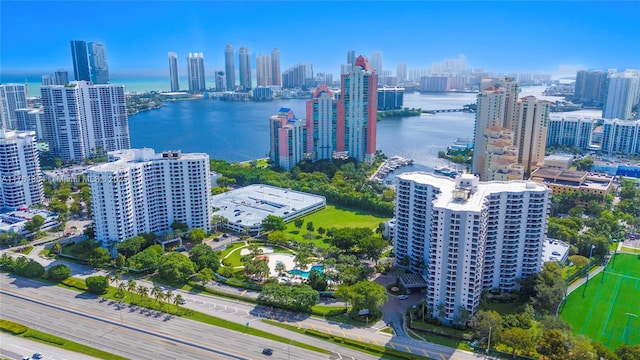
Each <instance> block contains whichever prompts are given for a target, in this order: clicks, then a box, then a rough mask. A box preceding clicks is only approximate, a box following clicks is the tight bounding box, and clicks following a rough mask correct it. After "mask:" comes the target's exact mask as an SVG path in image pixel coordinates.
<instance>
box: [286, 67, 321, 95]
mask: <svg viewBox="0 0 640 360" xmlns="http://www.w3.org/2000/svg"><path fill="white" fill-rule="evenodd" d="M315 85H316V84H315V79H314V77H313V65H312V64H310V63H305V64H296V65H294V66H293V67H291V68H289V69H287V70H285V71H284V72H283V73H282V87H283V88H287V89H292V88H298V87H299V88H303V89H306V88H307V87H313V86H315Z"/></svg>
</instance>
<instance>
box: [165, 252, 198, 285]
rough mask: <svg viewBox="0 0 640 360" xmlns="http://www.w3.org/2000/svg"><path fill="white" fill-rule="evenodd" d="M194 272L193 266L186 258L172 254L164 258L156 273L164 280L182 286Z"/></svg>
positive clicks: (178, 254) (175, 253) (179, 254)
mask: <svg viewBox="0 0 640 360" xmlns="http://www.w3.org/2000/svg"><path fill="white" fill-rule="evenodd" d="M194 272H195V266H194V265H193V262H191V260H189V258H188V257H186V256H184V255H182V254H181V253H177V252H172V253H169V254H167V255H166V256H165V257H164V261H163V262H162V265H160V269H159V270H158V273H159V274H160V276H161V277H162V278H164V279H166V280H169V281H172V282H175V283H179V284H184V283H186V282H187V280H188V279H189V278H190V277H191V275H193V273H194Z"/></svg>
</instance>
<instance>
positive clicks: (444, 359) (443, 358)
mask: <svg viewBox="0 0 640 360" xmlns="http://www.w3.org/2000/svg"><path fill="white" fill-rule="evenodd" d="M439 355H440V357H441V358H442V360H447V358H446V357H444V355H442V354H439Z"/></svg>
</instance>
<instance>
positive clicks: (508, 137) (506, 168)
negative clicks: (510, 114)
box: [480, 126, 524, 181]
mask: <svg viewBox="0 0 640 360" xmlns="http://www.w3.org/2000/svg"><path fill="white" fill-rule="evenodd" d="M483 136H484V146H483V149H485V154H484V157H483V158H484V166H483V167H482V171H483V173H482V174H480V178H481V179H487V180H486V181H494V180H498V181H511V180H522V178H523V177H524V167H523V166H522V165H520V164H519V163H518V147H517V146H516V145H515V144H514V134H513V131H511V130H509V129H505V128H503V127H499V126H490V127H489V128H487V129H485V131H484V134H483Z"/></svg>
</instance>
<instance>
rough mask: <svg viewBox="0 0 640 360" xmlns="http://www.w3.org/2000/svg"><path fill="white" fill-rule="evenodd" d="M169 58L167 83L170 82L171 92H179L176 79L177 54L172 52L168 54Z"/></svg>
mask: <svg viewBox="0 0 640 360" xmlns="http://www.w3.org/2000/svg"><path fill="white" fill-rule="evenodd" d="M168 56H169V81H170V82H171V91H172V92H176V91H180V81H179V77H178V54H176V53H174V52H170V53H168Z"/></svg>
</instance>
